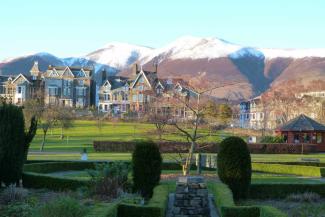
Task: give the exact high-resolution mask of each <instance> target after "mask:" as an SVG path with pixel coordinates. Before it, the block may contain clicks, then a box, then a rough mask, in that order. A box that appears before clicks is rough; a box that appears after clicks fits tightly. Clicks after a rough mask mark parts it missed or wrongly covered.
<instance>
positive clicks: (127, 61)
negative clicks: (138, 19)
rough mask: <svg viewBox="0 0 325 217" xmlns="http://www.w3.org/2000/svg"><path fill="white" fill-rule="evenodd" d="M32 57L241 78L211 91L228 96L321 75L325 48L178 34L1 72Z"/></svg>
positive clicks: (111, 68)
mask: <svg viewBox="0 0 325 217" xmlns="http://www.w3.org/2000/svg"><path fill="white" fill-rule="evenodd" d="M34 61H39V65H40V69H41V70H46V68H47V67H48V65H64V66H93V67H94V68H95V72H99V71H101V70H102V69H106V70H107V71H108V72H109V73H110V74H117V73H120V74H122V75H127V76H130V75H131V74H130V73H131V70H130V67H131V66H132V65H133V64H134V63H135V62H138V63H140V64H142V65H143V67H144V68H145V69H150V68H152V66H153V65H154V64H156V63H158V64H159V66H158V72H159V76H160V77H181V78H183V79H185V80H188V81H189V82H190V83H191V84H192V85H194V86H195V85H198V86H200V85H201V86H202V85H203V86H205V87H214V86H216V85H221V84H224V83H234V82H235V83H236V82H239V83H238V84H236V85H233V86H231V87H229V88H228V87H226V88H221V89H216V90H214V91H213V92H212V93H211V95H213V96H217V97H226V98H232V99H239V98H249V97H252V96H255V95H257V94H260V93H262V92H264V91H266V90H268V89H269V88H271V87H272V86H273V85H274V84H277V83H279V82H282V81H287V80H294V79H296V80H299V79H300V78H302V77H303V78H309V80H310V79H313V78H315V79H316V78H317V79H324V78H325V49H271V48H256V47H250V46H242V45H238V44H235V43H231V42H228V41H225V40H222V39H218V38H215V37H193V36H185V37H181V38H178V39H176V40H175V41H173V42H171V43H168V44H167V45H165V46H163V47H160V48H156V49H153V48H149V47H145V46H138V45H132V44H127V43H120V42H112V43H109V44H107V45H105V46H103V47H102V48H99V49H97V50H96V51H93V52H91V53H89V54H86V55H84V56H80V57H69V58H59V57H56V56H54V55H52V54H49V53H46V52H42V53H36V54H30V55H25V56H21V57H17V58H10V59H6V60H4V61H2V62H0V74H4V75H15V74H18V73H28V72H29V69H30V67H31V66H32V65H33V62H34ZM97 77H99V76H97ZM300 80H301V79H300ZM304 80H306V79H304Z"/></svg>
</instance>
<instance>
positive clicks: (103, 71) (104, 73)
mask: <svg viewBox="0 0 325 217" xmlns="http://www.w3.org/2000/svg"><path fill="white" fill-rule="evenodd" d="M106 79H107V77H106V70H105V69H103V70H102V82H103V83H104V82H105V81H106Z"/></svg>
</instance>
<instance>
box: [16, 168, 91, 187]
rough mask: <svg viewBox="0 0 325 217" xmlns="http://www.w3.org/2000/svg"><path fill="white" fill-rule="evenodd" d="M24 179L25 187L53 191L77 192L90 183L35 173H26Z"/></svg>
mask: <svg viewBox="0 0 325 217" xmlns="http://www.w3.org/2000/svg"><path fill="white" fill-rule="evenodd" d="M22 178H23V186H24V187H27V188H48V189H51V190H75V189H77V188H79V187H82V186H86V185H87V184H88V183H89V182H88V181H87V180H76V179H72V178H62V177H55V176H51V175H44V174H41V173H34V172H24V173H23V177H22Z"/></svg>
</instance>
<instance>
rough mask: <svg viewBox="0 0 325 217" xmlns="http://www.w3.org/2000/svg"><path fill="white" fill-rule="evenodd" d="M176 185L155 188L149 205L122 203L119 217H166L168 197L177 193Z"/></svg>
mask: <svg viewBox="0 0 325 217" xmlns="http://www.w3.org/2000/svg"><path fill="white" fill-rule="evenodd" d="M175 188H176V186H175V184H174V183H173V184H169V183H164V184H160V185H158V186H157V187H155V188H154V193H153V197H152V198H151V199H150V200H149V202H148V204H147V205H144V206H142V205H135V204H127V203H121V204H119V205H118V208H117V217H165V213H166V207H167V202H168V195H169V193H170V192H172V191H175Z"/></svg>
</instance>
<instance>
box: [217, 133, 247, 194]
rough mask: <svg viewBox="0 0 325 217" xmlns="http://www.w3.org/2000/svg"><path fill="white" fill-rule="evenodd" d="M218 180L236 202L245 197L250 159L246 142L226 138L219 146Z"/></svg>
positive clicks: (237, 138) (234, 138) (239, 139)
mask: <svg viewBox="0 0 325 217" xmlns="http://www.w3.org/2000/svg"><path fill="white" fill-rule="evenodd" d="M217 168H218V175H219V178H220V180H221V181H222V182H223V183H225V184H227V185H228V186H229V188H230V189H231V191H232V193H233V196H234V198H235V199H236V200H238V199H242V198H243V199H244V198H246V197H247V194H248V191H249V186H250V184H251V176H252V166H251V157H250V153H249V150H248V147H247V144H246V142H245V141H244V140H243V139H241V138H239V137H228V138H226V139H224V140H223V141H222V142H221V144H220V151H219V152H218V160H217Z"/></svg>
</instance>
